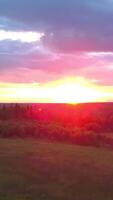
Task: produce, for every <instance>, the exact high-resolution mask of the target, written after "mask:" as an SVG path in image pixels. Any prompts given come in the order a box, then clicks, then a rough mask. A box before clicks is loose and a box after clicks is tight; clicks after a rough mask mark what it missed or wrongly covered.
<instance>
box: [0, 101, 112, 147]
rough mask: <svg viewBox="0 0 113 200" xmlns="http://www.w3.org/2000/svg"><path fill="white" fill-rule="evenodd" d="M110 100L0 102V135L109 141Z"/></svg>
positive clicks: (78, 141) (110, 140)
mask: <svg viewBox="0 0 113 200" xmlns="http://www.w3.org/2000/svg"><path fill="white" fill-rule="evenodd" d="M112 133H113V103H87V104H76V105H74V104H0V137H3V138H7V137H11V138H12V137H13V138H15V137H22V138H28V137H33V138H34V137H35V138H38V139H42V138H44V139H49V140H52V141H56V140H57V141H61V142H71V143H77V144H85V145H94V146H101V145H103V144H106V145H113V137H112V136H113V135H112Z"/></svg>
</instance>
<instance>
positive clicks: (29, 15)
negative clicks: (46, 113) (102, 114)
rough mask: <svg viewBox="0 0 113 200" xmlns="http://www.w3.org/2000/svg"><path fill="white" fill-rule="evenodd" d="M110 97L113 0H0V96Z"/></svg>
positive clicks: (69, 99)
mask: <svg viewBox="0 0 113 200" xmlns="http://www.w3.org/2000/svg"><path fill="white" fill-rule="evenodd" d="M96 101H113V0H0V102H69V103H76V102H96Z"/></svg>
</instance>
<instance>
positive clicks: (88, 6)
mask: <svg viewBox="0 0 113 200" xmlns="http://www.w3.org/2000/svg"><path fill="white" fill-rule="evenodd" d="M0 15H1V17H6V18H8V19H10V20H12V21H16V22H18V23H23V26H22V27H21V28H23V29H25V26H26V27H28V29H30V30H38V31H42V30H43V31H45V32H46V36H45V39H44V44H45V45H47V46H50V47H52V48H54V49H56V50H61V51H112V50H113V45H112V44H113V26H112V22H113V1H112V0H84V1H83V0H70V1H66V0H24V1H23V0H12V1H9V0H0ZM24 25H25V26H24Z"/></svg>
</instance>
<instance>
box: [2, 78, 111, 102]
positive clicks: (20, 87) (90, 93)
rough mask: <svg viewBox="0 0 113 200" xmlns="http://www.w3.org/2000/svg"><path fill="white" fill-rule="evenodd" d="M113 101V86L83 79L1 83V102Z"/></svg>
mask: <svg viewBox="0 0 113 200" xmlns="http://www.w3.org/2000/svg"><path fill="white" fill-rule="evenodd" d="M105 101H113V86H99V85H98V84H97V83H91V82H90V81H88V80H86V79H84V78H82V77H77V78H65V79H63V80H57V81H53V82H50V83H47V84H38V83H24V84H20V83H0V102H7V103H12V102H23V103H24V102H26V103H27V102H31V103H32V102H42V103H44V102H45V103H46V102H50V103H51V102H53V103H84V102H105Z"/></svg>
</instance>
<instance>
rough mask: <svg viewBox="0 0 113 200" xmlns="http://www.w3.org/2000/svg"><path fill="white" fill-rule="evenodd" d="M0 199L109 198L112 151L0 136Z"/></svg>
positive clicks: (112, 195) (112, 199)
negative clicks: (2, 137) (1, 137)
mask: <svg viewBox="0 0 113 200" xmlns="http://www.w3.org/2000/svg"><path fill="white" fill-rule="evenodd" d="M0 200H113V151H112V150H109V149H102V148H100V149H99V148H91V147H83V146H74V145H67V144H55V143H53V144H51V143H48V142H42V141H35V140H21V139H15V140H11V139H0Z"/></svg>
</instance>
